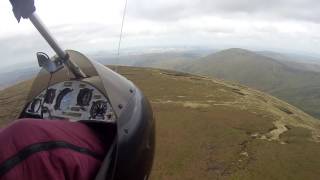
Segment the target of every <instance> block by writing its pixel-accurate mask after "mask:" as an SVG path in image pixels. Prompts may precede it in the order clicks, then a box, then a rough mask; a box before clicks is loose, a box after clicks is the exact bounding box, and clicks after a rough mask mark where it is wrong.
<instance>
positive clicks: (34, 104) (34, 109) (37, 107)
mask: <svg viewBox="0 0 320 180" xmlns="http://www.w3.org/2000/svg"><path fill="white" fill-rule="evenodd" d="M41 102H42V101H41V99H38V98H37V99H35V100H34V101H33V102H32V103H31V105H30V110H29V111H30V112H32V113H37V112H39V110H40V108H41Z"/></svg>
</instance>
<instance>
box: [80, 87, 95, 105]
mask: <svg viewBox="0 0 320 180" xmlns="http://www.w3.org/2000/svg"><path fill="white" fill-rule="evenodd" d="M92 91H93V89H89V88H84V89H81V90H80V91H79V94H78V97H77V105H79V106H89V104H90V101H91V99H92Z"/></svg>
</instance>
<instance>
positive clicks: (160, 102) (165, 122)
mask: <svg viewBox="0 0 320 180" xmlns="http://www.w3.org/2000/svg"><path fill="white" fill-rule="evenodd" d="M119 72H120V73H121V74H123V75H124V76H126V77H127V78H129V79H130V80H132V81H133V82H134V83H135V84H137V85H138V86H139V87H140V88H141V89H142V90H143V92H144V93H145V94H146V96H147V97H148V98H149V99H150V101H151V103H152V107H153V109H154V115H155V118H156V126H157V127H156V128H157V129H156V133H157V134H156V140H157V144H156V156H155V164H154V167H153V171H152V176H151V179H152V180H176V179H190V180H192V179H194V180H213V179H220V180H221V179H222V180H224V179H228V180H229V179H246V180H250V179H252V180H256V179H261V180H264V179H266V180H269V179H284V180H285V179H290V180H294V179H318V178H319V174H320V170H319V167H320V144H319V142H320V122H319V121H318V120H316V119H314V118H313V117H311V116H309V115H307V114H305V113H304V112H302V111H301V110H299V109H297V108H295V107H293V106H291V105H289V104H287V103H285V102H283V101H281V100H278V99H277V98H274V97H272V96H269V95H267V94H265V93H262V92H259V91H256V90H253V89H250V88H247V87H243V86H239V85H235V84H230V83H225V82H223V81H220V80H216V79H210V78H206V77H202V76H195V75H190V74H185V73H178V72H173V71H164V70H157V69H145V68H132V67H131V68H128V67H120V68H119ZM30 85H31V81H27V82H23V83H20V84H18V85H15V86H13V87H10V88H7V89H5V90H3V91H0V105H1V106H0V115H1V116H0V122H1V123H2V126H4V125H5V124H7V123H8V122H10V120H12V119H13V118H14V117H15V116H16V115H17V114H18V113H19V111H20V110H21V108H22V106H23V104H24V100H25V98H26V95H27V93H28V88H29V87H30Z"/></svg>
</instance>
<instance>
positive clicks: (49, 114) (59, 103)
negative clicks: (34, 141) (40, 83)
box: [25, 81, 116, 122]
mask: <svg viewBox="0 0 320 180" xmlns="http://www.w3.org/2000/svg"><path fill="white" fill-rule="evenodd" d="M25 113H27V114H29V115H32V116H37V117H41V118H43V119H69V120H71V121H79V120H94V121H104V122H115V120H116V116H115V113H114V111H113V109H112V107H111V105H110V102H109V100H108V98H106V97H105V96H104V95H103V94H102V93H101V92H100V91H99V90H97V89H96V88H95V87H93V86H92V85H90V84H89V83H87V82H82V81H65V82H61V83H58V84H55V85H52V86H50V87H48V88H47V89H46V90H44V91H43V92H41V93H40V94H39V95H38V96H37V97H36V98H34V99H33V101H32V102H31V103H29V104H28V106H27V108H26V110H25Z"/></svg>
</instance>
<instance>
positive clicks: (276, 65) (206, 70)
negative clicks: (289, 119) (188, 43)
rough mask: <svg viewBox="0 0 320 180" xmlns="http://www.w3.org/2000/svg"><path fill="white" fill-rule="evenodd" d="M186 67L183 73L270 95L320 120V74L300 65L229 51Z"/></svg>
mask: <svg viewBox="0 0 320 180" xmlns="http://www.w3.org/2000/svg"><path fill="white" fill-rule="evenodd" d="M181 64H184V65H183V66H181V67H182V68H180V69H179V70H181V71H184V72H190V73H194V74H199V75H205V76H209V77H215V78H219V79H224V80H228V81H232V82H237V83H240V84H244V85H247V86H250V87H252V88H255V89H258V90H261V91H264V92H267V93H270V94H272V95H274V96H276V97H278V98H281V99H283V100H285V101H287V102H289V103H290V104H293V105H295V106H297V107H299V108H301V109H303V110H304V111H305V112H307V113H309V114H311V115H314V116H315V117H318V118H319V117H320V111H319V107H320V99H319V98H318V97H319V85H320V73H319V72H316V71H312V70H310V69H308V68H307V67H310V65H305V66H303V65H301V63H298V62H290V61H289V60H287V61H285V60H283V59H282V60H281V59H277V60H276V59H273V58H270V57H267V56H263V55H261V54H258V53H254V52H251V51H247V50H243V49H228V50H224V51H220V52H218V53H215V54H212V55H209V56H207V57H205V58H202V59H197V60H194V61H192V62H190V63H187V64H186V63H181Z"/></svg>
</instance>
